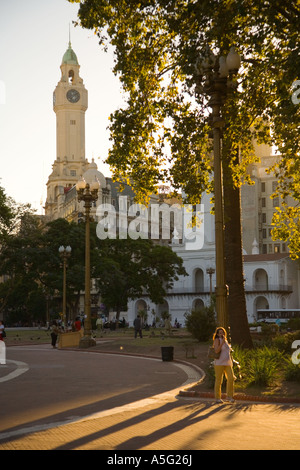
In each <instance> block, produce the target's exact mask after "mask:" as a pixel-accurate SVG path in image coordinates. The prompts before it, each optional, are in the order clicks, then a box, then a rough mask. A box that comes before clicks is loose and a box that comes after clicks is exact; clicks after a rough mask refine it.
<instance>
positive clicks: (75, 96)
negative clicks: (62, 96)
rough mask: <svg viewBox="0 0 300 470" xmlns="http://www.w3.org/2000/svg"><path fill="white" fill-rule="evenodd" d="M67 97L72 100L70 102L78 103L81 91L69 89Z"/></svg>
mask: <svg viewBox="0 0 300 470" xmlns="http://www.w3.org/2000/svg"><path fill="white" fill-rule="evenodd" d="M67 99H68V100H69V101H70V103H77V101H79V99H80V93H79V91H77V90H74V89H73V90H69V91H68V92H67Z"/></svg>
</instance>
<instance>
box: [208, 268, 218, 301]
mask: <svg viewBox="0 0 300 470" xmlns="http://www.w3.org/2000/svg"><path fill="white" fill-rule="evenodd" d="M206 272H207V274H208V275H209V294H210V299H211V296H212V275H213V274H214V273H215V272H216V270H215V269H214V268H206Z"/></svg>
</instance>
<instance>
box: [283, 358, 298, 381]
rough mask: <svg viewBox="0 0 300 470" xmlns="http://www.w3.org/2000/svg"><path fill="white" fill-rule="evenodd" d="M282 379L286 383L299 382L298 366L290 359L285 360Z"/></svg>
mask: <svg viewBox="0 0 300 470" xmlns="http://www.w3.org/2000/svg"><path fill="white" fill-rule="evenodd" d="M285 362H286V365H285V369H284V378H285V380H287V381H288V382H300V365H299V364H293V362H292V361H291V359H290V358H286V359H285Z"/></svg>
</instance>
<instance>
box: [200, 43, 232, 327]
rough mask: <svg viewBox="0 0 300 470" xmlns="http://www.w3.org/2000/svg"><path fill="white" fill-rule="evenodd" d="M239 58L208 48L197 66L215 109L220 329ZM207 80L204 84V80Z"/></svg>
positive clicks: (203, 88) (224, 303)
mask: <svg viewBox="0 0 300 470" xmlns="http://www.w3.org/2000/svg"><path fill="white" fill-rule="evenodd" d="M240 62H241V61H240V56H239V54H238V53H237V52H236V51H235V49H234V47H232V48H231V49H230V52H229V54H228V56H227V57H226V58H225V57H216V56H215V55H214V54H213V53H212V52H210V51H209V49H208V48H207V50H206V54H205V56H204V57H203V58H200V60H199V61H198V63H197V64H196V72H197V87H196V91H197V92H198V93H203V94H205V95H207V96H208V97H209V101H208V106H209V107H210V108H211V109H212V113H211V125H212V131H213V152H214V198H215V239H216V242H215V243H216V309H217V319H218V324H219V326H223V327H225V328H226V327H227V323H228V318H227V293H228V292H227V286H226V282H225V255H224V216H223V178H222V161H221V136H222V128H223V127H224V121H223V118H222V105H223V104H224V102H225V100H226V97H227V93H228V91H230V90H234V89H236V86H237V85H236V82H235V80H234V76H235V75H236V73H237V72H238V69H239V67H240ZM203 79H204V81H203Z"/></svg>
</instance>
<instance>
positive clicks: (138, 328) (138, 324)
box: [133, 315, 143, 338]
mask: <svg viewBox="0 0 300 470" xmlns="http://www.w3.org/2000/svg"><path fill="white" fill-rule="evenodd" d="M133 326H134V337H135V338H136V337H137V335H138V334H139V335H140V338H142V337H143V335H142V320H141V317H140V316H139V315H138V316H137V317H136V318H135V319H134V322H133Z"/></svg>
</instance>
